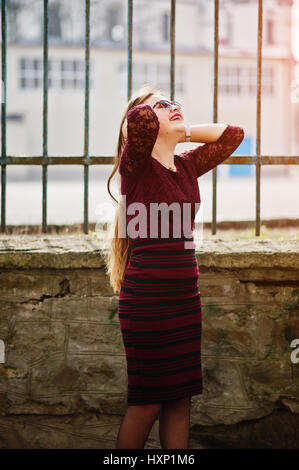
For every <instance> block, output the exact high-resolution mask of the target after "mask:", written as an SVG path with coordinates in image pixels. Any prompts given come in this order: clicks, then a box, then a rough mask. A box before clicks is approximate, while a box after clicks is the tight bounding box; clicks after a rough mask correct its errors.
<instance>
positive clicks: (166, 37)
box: [162, 12, 170, 42]
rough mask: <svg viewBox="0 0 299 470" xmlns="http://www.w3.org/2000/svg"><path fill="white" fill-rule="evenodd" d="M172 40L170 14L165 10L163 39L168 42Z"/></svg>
mask: <svg viewBox="0 0 299 470" xmlns="http://www.w3.org/2000/svg"><path fill="white" fill-rule="evenodd" d="M169 40H170V15H169V13H167V12H165V13H163V15H162V41H163V42H168V41H169Z"/></svg>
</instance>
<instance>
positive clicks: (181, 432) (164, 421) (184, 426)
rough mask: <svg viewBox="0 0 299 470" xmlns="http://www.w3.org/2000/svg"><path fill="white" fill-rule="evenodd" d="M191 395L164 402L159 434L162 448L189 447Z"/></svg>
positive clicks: (160, 416)
mask: <svg viewBox="0 0 299 470" xmlns="http://www.w3.org/2000/svg"><path fill="white" fill-rule="evenodd" d="M190 403H191V396H189V397H186V398H182V399H180V400H173V401H171V402H166V403H163V404H162V408H161V411H160V415H159V435H160V442H161V446H162V449H188V441H189V428H190Z"/></svg>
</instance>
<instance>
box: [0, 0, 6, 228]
mask: <svg viewBox="0 0 299 470" xmlns="http://www.w3.org/2000/svg"><path fill="white" fill-rule="evenodd" d="M6 18H7V11H6V0H2V2H1V26H2V31H1V54H2V60H1V80H2V83H1V87H2V90H1V92H2V97H1V99H2V101H1V232H5V226H6V49H7V48H6V37H7V30H6Z"/></svg>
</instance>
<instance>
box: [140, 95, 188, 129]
mask: <svg viewBox="0 0 299 470" xmlns="http://www.w3.org/2000/svg"><path fill="white" fill-rule="evenodd" d="M160 100H165V101H170V100H169V99H168V98H166V97H165V96H163V95H152V96H150V97H149V98H148V99H147V100H146V101H144V103H143V104H149V105H150V106H152V107H153V106H154V105H155V104H156V103H157V101H160ZM154 111H155V113H156V114H157V116H158V119H159V122H160V131H159V133H160V134H168V133H171V132H172V131H173V130H174V129H175V128H177V127H178V126H181V125H182V123H183V122H184V115H183V110H182V109H180V108H179V107H178V106H175V105H173V106H172V107H171V108H164V107H163V106H162V105H161V104H160V103H157V105H156V106H155V108H154ZM175 115H176V116H175Z"/></svg>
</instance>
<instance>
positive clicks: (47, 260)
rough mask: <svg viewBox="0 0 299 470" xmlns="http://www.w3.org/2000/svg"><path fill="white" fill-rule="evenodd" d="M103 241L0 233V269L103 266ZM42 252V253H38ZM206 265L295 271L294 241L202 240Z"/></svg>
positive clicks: (298, 251)
mask: <svg viewBox="0 0 299 470" xmlns="http://www.w3.org/2000/svg"><path fill="white" fill-rule="evenodd" d="M102 251H104V252H105V251H106V250H105V246H104V244H103V240H101V239H100V238H97V237H94V236H91V235H84V234H83V235H60V236H59V235H58V236H57V235H44V236H43V235H1V236H0V268H2V269H15V268H22V269H29V268H48V269H49V268H52V269H70V268H104V261H103V257H102ZM41 255H42V256H41ZM197 258H198V262H199V265H200V266H205V267H206V268H208V267H210V268H233V267H236V268H252V267H259V268H275V267H277V268H283V269H290V270H298V266H299V241H297V240H256V239H252V240H238V241H235V240H232V241H231V240H221V239H216V240H213V239H210V238H208V239H204V240H203V243H202V245H201V246H200V247H199V248H198V250H197Z"/></svg>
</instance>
